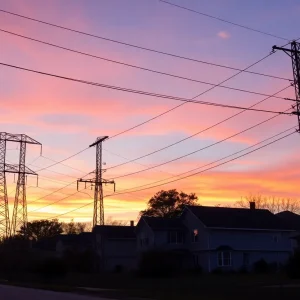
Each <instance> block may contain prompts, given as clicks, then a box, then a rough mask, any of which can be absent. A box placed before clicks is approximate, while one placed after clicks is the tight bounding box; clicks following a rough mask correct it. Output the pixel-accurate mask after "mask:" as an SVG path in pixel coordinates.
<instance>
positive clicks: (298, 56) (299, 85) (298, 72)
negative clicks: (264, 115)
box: [273, 41, 300, 133]
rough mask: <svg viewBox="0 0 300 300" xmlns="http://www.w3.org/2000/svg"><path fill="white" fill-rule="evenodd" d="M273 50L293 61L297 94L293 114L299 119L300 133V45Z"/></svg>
mask: <svg viewBox="0 0 300 300" xmlns="http://www.w3.org/2000/svg"><path fill="white" fill-rule="evenodd" d="M273 50H282V51H284V52H285V53H286V54H287V55H288V56H290V57H291V59H292V67H293V75H294V83H293V85H294V87H295V94H296V104H295V105H294V106H293V109H295V111H293V114H294V115H296V116H297V117H298V125H299V129H298V132H299V133H300V43H297V42H296V41H293V42H291V49H288V48H282V47H277V46H273Z"/></svg>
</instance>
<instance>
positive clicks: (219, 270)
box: [211, 268, 224, 275]
mask: <svg viewBox="0 0 300 300" xmlns="http://www.w3.org/2000/svg"><path fill="white" fill-rule="evenodd" d="M211 273H212V274H214V275H221V274H224V272H223V270H222V269H221V268H215V269H213V270H212V271H211Z"/></svg>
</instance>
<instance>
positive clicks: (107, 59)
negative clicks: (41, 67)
mask: <svg viewBox="0 0 300 300" xmlns="http://www.w3.org/2000/svg"><path fill="white" fill-rule="evenodd" d="M0 31H2V32H5V33H8V34H11V35H14V36H17V37H21V38H24V39H27V40H30V41H34V42H37V43H41V44H45V45H48V46H51V47H55V48H58V49H62V50H66V51H69V52H73V53H77V54H81V55H84V56H88V57H92V58H97V59H100V60H104V61H107V62H111V63H115V64H119V65H123V66H126V67H130V68H135V69H139V70H143V71H147V72H152V73H156V74H160V75H165V76H170V77H174V78H178V79H183V80H188V81H193V82H198V83H203V84H210V83H207V82H203V81H200V80H196V79H192V78H188V77H183V76H179V75H175V74H171V73H166V72H161V71H157V70H153V69H149V68H144V67H141V66H137V65H132V64H128V63H125V62H120V61H117V60H113V59H109V58H105V57H101V56H98V55H94V54H90V53H87V52H82V51H78V50H74V49H71V48H67V47H63V46H59V45H57V44H53V43H49V42H45V41H42V40H38V39H35V38H31V37H28V36H25V35H22V34H18V33H15V32H12V31H8V30H4V29H1V28H0ZM196 62H198V63H202V64H206V65H211V66H215V67H219V68H225V69H229V70H234V71H242V70H241V69H238V68H234V67H230V66H225V65H220V64H214V63H211V62H207V61H203V60H197V61H196ZM245 73H249V74H254V75H259V76H264V77H269V78H274V79H280V80H285V81H292V79H288V78H284V77H279V76H274V75H269V74H264V73H259V72H252V71H245Z"/></svg>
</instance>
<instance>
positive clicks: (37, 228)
mask: <svg viewBox="0 0 300 300" xmlns="http://www.w3.org/2000/svg"><path fill="white" fill-rule="evenodd" d="M62 232H63V228H62V223H60V222H58V220H57V219H53V220H36V221H32V222H28V223H27V227H24V226H22V227H21V228H20V230H19V231H18V233H19V235H21V236H24V237H27V238H31V239H33V240H36V241H37V240H40V239H43V238H49V237H53V236H55V235H57V234H61V233H62Z"/></svg>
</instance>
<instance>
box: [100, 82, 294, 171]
mask: <svg viewBox="0 0 300 300" xmlns="http://www.w3.org/2000/svg"><path fill="white" fill-rule="evenodd" d="M288 88H290V86H287V87H285V88H283V89H281V90H280V91H278V92H276V93H274V94H273V96H274V95H276V94H279V93H281V92H282V91H284V90H286V89H288ZM269 98H270V97H267V98H265V99H263V100H261V101H259V102H256V103H255V104H253V105H252V106H250V107H249V108H252V107H254V106H256V105H258V104H261V103H262V102H264V101H266V100H268V99H269ZM244 112H245V110H243V111H240V112H238V113H236V114H234V115H232V116H230V117H228V118H226V119H224V120H222V121H220V122H217V123H215V124H213V125H211V126H209V127H207V128H205V129H202V130H200V131H198V132H196V133H194V134H192V135H190V136H188V137H186V138H184V139H181V140H179V141H177V142H175V143H172V144H169V145H167V146H165V147H162V148H160V149H157V150H155V151H152V152H150V153H147V154H145V155H142V156H139V157H137V158H134V159H131V160H128V161H127V162H124V163H121V164H117V165H114V166H112V167H109V168H106V170H110V169H114V168H117V167H120V166H123V165H126V164H128V163H131V162H135V161H137V160H139V159H142V158H145V157H147V156H150V155H153V154H155V153H158V152H160V151H163V150H165V149H168V148H170V147H172V146H175V145H177V144H179V143H181V142H184V141H186V140H188V139H190V138H192V137H194V136H196V135H198V134H200V133H203V132H205V131H207V130H210V129H212V128H214V127H216V126H218V125H220V124H222V123H224V122H227V121H229V120H230V119H232V118H235V117H236V116H238V115H240V114H242V113H244Z"/></svg>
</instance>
